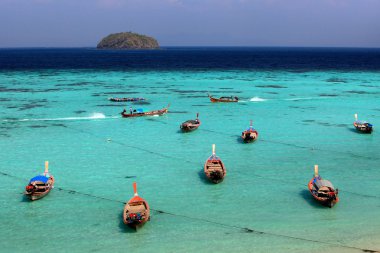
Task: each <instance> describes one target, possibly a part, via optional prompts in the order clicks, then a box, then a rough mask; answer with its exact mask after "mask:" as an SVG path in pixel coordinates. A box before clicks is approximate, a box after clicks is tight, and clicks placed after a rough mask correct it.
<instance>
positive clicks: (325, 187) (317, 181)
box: [308, 165, 339, 208]
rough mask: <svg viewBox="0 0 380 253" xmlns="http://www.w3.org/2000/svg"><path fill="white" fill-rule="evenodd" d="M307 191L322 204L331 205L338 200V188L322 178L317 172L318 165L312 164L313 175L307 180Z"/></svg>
mask: <svg viewBox="0 0 380 253" xmlns="http://www.w3.org/2000/svg"><path fill="white" fill-rule="evenodd" d="M308 188H309V191H310V193H311V195H313V197H314V198H315V199H316V200H318V201H319V202H320V203H321V204H322V205H325V206H328V207H330V208H331V207H333V206H334V205H335V204H336V203H338V201H339V197H338V189H336V190H335V188H334V186H333V185H332V183H331V182H330V181H328V180H325V179H322V178H321V177H320V176H319V174H318V165H315V166H314V177H313V178H312V179H311V180H310V181H309V184H308Z"/></svg>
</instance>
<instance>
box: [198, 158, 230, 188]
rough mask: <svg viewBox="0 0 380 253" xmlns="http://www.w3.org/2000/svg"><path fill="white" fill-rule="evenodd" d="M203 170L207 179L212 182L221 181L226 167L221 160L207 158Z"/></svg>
mask: <svg viewBox="0 0 380 253" xmlns="http://www.w3.org/2000/svg"><path fill="white" fill-rule="evenodd" d="M203 170H204V173H205V175H206V177H207V179H208V180H210V181H211V182H213V183H214V184H218V183H221V182H222V181H223V180H224V177H225V176H226V168H225V166H224V164H223V162H222V161H221V160H217V161H215V160H210V159H208V160H207V161H206V162H205V164H204V167H203Z"/></svg>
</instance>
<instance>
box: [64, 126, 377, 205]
mask: <svg viewBox="0 0 380 253" xmlns="http://www.w3.org/2000/svg"><path fill="white" fill-rule="evenodd" d="M66 128H68V129H71V130H74V131H77V132H80V133H85V134H88V135H91V136H94V137H96V138H99V139H101V140H104V137H103V136H99V135H96V134H93V133H91V132H89V131H84V130H81V129H76V128H73V127H66ZM206 131H210V130H206ZM112 143H116V144H118V145H121V146H125V147H128V148H132V149H136V150H140V151H144V152H147V153H150V154H154V155H157V156H160V157H163V158H168V159H175V160H180V161H186V162H187V163H189V164H194V165H197V166H198V165H199V163H198V162H195V161H193V160H188V159H186V158H181V157H178V156H171V155H168V154H162V153H159V152H156V151H152V150H149V149H146V148H142V147H138V146H134V145H131V144H126V143H125V142H121V141H114V140H112ZM250 175H254V176H257V177H260V178H263V179H266V180H272V181H281V182H284V183H289V182H290V181H289V180H288V179H286V180H285V179H284V180H282V179H280V178H269V177H264V176H262V175H258V174H255V173H250ZM293 184H298V185H302V186H306V187H307V184H302V183H299V182H295V181H294V182H293ZM339 191H340V192H345V193H350V194H353V195H357V196H362V197H371V198H379V199H380V196H375V195H369V194H361V193H356V192H350V191H346V190H339Z"/></svg>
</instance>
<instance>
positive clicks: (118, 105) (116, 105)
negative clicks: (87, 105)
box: [96, 104, 123, 107]
mask: <svg viewBox="0 0 380 253" xmlns="http://www.w3.org/2000/svg"><path fill="white" fill-rule="evenodd" d="M96 106H97V107H122V106H123V105H122V104H107V105H96Z"/></svg>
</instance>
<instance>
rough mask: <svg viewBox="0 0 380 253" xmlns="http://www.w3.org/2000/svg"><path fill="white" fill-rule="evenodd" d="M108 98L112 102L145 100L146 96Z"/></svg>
mask: <svg viewBox="0 0 380 253" xmlns="http://www.w3.org/2000/svg"><path fill="white" fill-rule="evenodd" d="M108 100H109V101H112V102H135V101H144V100H145V98H109V99H108Z"/></svg>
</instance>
